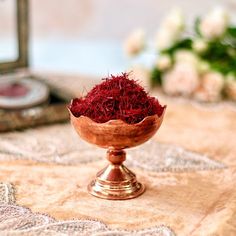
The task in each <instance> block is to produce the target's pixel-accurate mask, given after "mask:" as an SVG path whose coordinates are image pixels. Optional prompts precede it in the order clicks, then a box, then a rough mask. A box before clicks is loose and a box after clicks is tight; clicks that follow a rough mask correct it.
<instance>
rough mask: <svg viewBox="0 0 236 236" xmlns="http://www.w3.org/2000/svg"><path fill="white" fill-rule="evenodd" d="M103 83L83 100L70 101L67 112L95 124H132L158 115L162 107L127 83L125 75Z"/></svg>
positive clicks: (130, 80) (152, 98)
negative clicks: (83, 117) (85, 117)
mask: <svg viewBox="0 0 236 236" xmlns="http://www.w3.org/2000/svg"><path fill="white" fill-rule="evenodd" d="M103 80H105V81H103V82H102V83H101V84H98V85H96V86H95V87H94V88H93V89H92V90H91V91H90V92H89V93H88V94H87V95H86V96H85V97H84V98H75V99H73V100H72V101H71V104H70V106H69V109H70V111H71V112H72V114H73V115H74V116H76V117H79V116H81V115H83V116H87V117H89V118H91V119H92V120H94V121H95V122H98V123H104V122H107V121H109V120H117V119H120V120H123V121H125V122H126V123H128V124H135V123H138V122H140V121H142V120H143V119H144V118H145V117H147V116H151V115H155V114H157V115H158V116H161V115H162V113H163V111H164V109H165V106H161V105H160V103H159V102H158V100H157V99H156V98H154V97H150V96H149V95H148V93H147V92H146V91H145V90H144V88H143V87H142V86H140V85H139V84H138V82H137V81H135V80H133V79H129V74H128V73H122V74H121V75H118V76H113V75H111V76H110V77H109V78H105V79H103Z"/></svg>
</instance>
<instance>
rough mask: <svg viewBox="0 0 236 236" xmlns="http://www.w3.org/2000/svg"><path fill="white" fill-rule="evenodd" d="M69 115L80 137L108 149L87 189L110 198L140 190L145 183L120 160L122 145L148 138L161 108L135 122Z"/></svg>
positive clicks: (129, 195)
mask: <svg viewBox="0 0 236 236" xmlns="http://www.w3.org/2000/svg"><path fill="white" fill-rule="evenodd" d="M70 116H71V123H72V125H73V126H74V128H75V130H76V131H77V133H78V134H79V136H80V137H81V138H82V139H84V140H85V141H87V142H89V143H91V144H95V145H97V146H99V147H102V148H106V149H107V159H108V161H109V162H110V163H109V164H108V166H107V167H105V168H104V169H102V170H101V171H99V172H98V173H97V175H96V177H95V179H94V180H92V181H91V183H90V184H89V185H88V191H89V193H91V194H92V195H94V196H96V197H99V198H105V199H110V200H124V199H130V198H135V197H137V196H139V195H140V194H142V193H143V192H144V190H145V187H144V185H143V184H141V183H139V182H138V181H137V179H136V176H135V174H134V173H133V172H132V171H130V170H129V169H128V168H127V167H125V166H124V164H123V162H124V161H125V159H126V154H125V151H124V149H125V148H130V147H135V146H137V145H140V144H142V143H144V142H146V141H147V140H149V139H150V138H151V137H152V136H153V135H154V134H155V133H156V131H157V130H158V128H159V127H160V125H161V123H162V120H163V116H164V112H163V114H162V115H161V117H158V115H152V116H148V117H146V118H144V119H143V120H142V121H141V122H139V123H136V124H127V123H125V122H124V121H122V120H110V121H108V122H106V123H96V122H95V121H93V120H91V119H90V118H88V117H86V116H80V117H75V116H74V115H73V114H72V113H71V112H70ZM140 158H141V157H140Z"/></svg>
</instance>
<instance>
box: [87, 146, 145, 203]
mask: <svg viewBox="0 0 236 236" xmlns="http://www.w3.org/2000/svg"><path fill="white" fill-rule="evenodd" d="M107 159H108V160H109V161H110V164H109V165H108V166H107V167H105V168H104V169H102V170H101V171H99V172H98V173H97V175H96V178H95V179H94V180H93V181H92V182H91V183H90V184H89V186H88V191H89V192H90V193H91V194H92V195H94V196H96V197H100V198H105V199H110V200H125V199H130V198H135V197H137V196H139V195H140V194H142V193H143V192H144V190H145V188H144V186H143V185H142V184H141V183H139V182H137V179H136V176H135V174H134V173H133V172H132V171H130V170H129V169H128V168H127V167H125V166H124V165H123V162H124V161H125V159H126V153H125V151H124V150H122V149H120V150H117V149H108V151H107Z"/></svg>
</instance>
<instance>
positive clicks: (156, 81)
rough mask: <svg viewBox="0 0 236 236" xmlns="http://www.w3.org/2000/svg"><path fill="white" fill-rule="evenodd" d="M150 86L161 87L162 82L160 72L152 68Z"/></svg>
mask: <svg viewBox="0 0 236 236" xmlns="http://www.w3.org/2000/svg"><path fill="white" fill-rule="evenodd" d="M151 84H152V85H153V86H155V85H161V84H162V80H161V71H160V70H158V69H157V68H154V69H153V70H152V71H151Z"/></svg>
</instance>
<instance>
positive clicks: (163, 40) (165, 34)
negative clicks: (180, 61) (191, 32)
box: [155, 9, 184, 50]
mask: <svg viewBox="0 0 236 236" xmlns="http://www.w3.org/2000/svg"><path fill="white" fill-rule="evenodd" d="M183 30H184V17H183V14H182V12H181V11H180V10H179V9H173V10H172V11H171V12H170V14H168V15H167V16H166V17H165V18H164V20H163V22H162V23H161V25H160V28H159V30H158V32H157V34H156V39H155V40H156V47H157V49H158V50H164V49H167V48H169V47H171V46H172V45H173V44H174V43H175V42H176V41H177V40H178V39H179V38H180V36H181V34H182V32H183Z"/></svg>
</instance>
